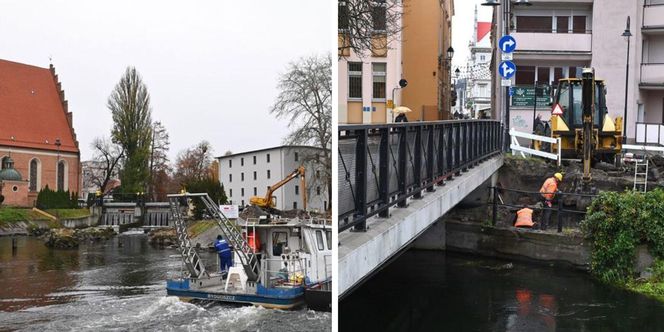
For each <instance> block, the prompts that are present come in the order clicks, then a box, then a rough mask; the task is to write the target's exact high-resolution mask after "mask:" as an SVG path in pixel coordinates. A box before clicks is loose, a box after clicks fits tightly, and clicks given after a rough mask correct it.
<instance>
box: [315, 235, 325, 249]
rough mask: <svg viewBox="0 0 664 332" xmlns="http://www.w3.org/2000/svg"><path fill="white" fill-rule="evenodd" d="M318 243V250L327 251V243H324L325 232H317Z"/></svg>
mask: <svg viewBox="0 0 664 332" xmlns="http://www.w3.org/2000/svg"><path fill="white" fill-rule="evenodd" d="M316 242H317V243H318V250H325V243H324V242H323V232H321V231H316Z"/></svg>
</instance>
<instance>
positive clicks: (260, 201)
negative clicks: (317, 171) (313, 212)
mask: <svg viewBox="0 0 664 332" xmlns="http://www.w3.org/2000/svg"><path fill="white" fill-rule="evenodd" d="M304 174H305V172H304V166H300V167H298V168H297V169H295V170H294V171H293V172H291V173H290V174H288V176H286V177H285V178H283V179H282V180H281V181H279V182H277V183H275V184H274V185H272V186H270V187H268V189H267V193H266V194H265V197H258V196H254V197H251V199H250V200H249V202H250V203H251V204H252V205H256V206H259V207H274V202H273V201H272V194H274V192H275V191H277V189H279V188H281V187H282V186H283V185H285V184H286V183H288V182H289V181H291V180H293V179H295V178H296V177H298V176H299V177H300V183H301V187H302V188H301V190H302V191H301V193H302V205H303V208H304V209H305V210H306V209H307V194H306V191H307V188H306V182H305V175H304Z"/></svg>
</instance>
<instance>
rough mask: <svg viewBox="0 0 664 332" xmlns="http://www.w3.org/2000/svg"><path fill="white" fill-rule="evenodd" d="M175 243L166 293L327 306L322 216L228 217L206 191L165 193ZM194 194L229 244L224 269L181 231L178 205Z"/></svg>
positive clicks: (326, 237) (326, 230) (327, 242)
mask: <svg viewBox="0 0 664 332" xmlns="http://www.w3.org/2000/svg"><path fill="white" fill-rule="evenodd" d="M168 197H169V202H170V207H171V213H172V215H173V219H174V221H175V228H176V232H177V237H178V249H179V251H180V254H181V256H182V262H183V264H182V268H181V271H180V275H179V276H177V277H174V278H170V279H168V280H167V284H166V290H167V294H168V295H173V296H178V297H180V298H181V299H183V300H191V299H200V300H211V301H220V302H231V303H242V304H253V305H257V306H263V307H267V308H279V309H291V308H294V307H298V306H300V305H302V304H303V303H304V302H305V294H306V299H307V300H309V301H310V302H307V305H308V306H309V307H310V308H312V309H316V310H330V309H331V300H332V297H331V293H330V289H331V287H330V286H331V281H332V229H331V222H330V220H324V219H315V218H311V219H300V218H293V219H285V218H263V219H258V218H257V219H248V220H241V219H238V223H237V224H236V223H233V222H232V221H231V220H229V219H228V218H226V216H224V214H223V213H222V212H221V211H220V210H219V207H218V206H217V205H216V203H215V202H214V201H212V200H211V199H210V197H208V195H207V194H191V193H186V194H176V195H169V196H168ZM191 199H200V200H201V201H202V202H203V204H204V205H205V207H206V210H207V213H208V214H209V215H210V216H211V217H212V218H213V219H215V220H216V221H217V224H218V226H219V231H220V234H221V235H222V236H224V238H225V239H226V241H228V243H229V244H230V245H231V246H232V247H233V265H232V266H231V267H230V268H229V269H228V271H227V273H224V274H222V273H220V269H219V268H217V269H216V270H215V271H214V272H213V271H209V270H207V269H206V267H205V264H204V263H203V262H202V261H201V259H200V257H199V255H198V253H197V252H196V249H195V248H194V247H192V245H191V242H190V240H189V237H188V235H187V231H186V223H185V220H184V217H183V213H184V212H183V210H182V209H181V208H180V206H184V207H187V206H188V205H189V200H191Z"/></svg>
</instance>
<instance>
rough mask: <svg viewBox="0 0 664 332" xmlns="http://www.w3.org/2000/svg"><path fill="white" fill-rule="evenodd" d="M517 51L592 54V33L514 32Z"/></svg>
mask: <svg viewBox="0 0 664 332" xmlns="http://www.w3.org/2000/svg"><path fill="white" fill-rule="evenodd" d="M512 36H513V37H514V38H515V39H516V40H517V41H518V46H517V50H524V51H525V50H527V51H563V52H591V51H592V33H591V31H587V32H586V33H553V32H549V33H546V32H513V33H512Z"/></svg>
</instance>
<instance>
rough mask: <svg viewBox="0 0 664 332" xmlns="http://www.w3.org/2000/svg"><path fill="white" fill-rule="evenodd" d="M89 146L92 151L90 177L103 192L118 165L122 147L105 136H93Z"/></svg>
mask: <svg viewBox="0 0 664 332" xmlns="http://www.w3.org/2000/svg"><path fill="white" fill-rule="evenodd" d="M90 146H91V147H92V150H93V153H94V155H93V164H94V166H93V167H94V169H92V170H91V172H90V177H91V178H90V179H91V181H92V183H93V184H94V185H96V186H97V187H98V188H99V190H100V191H101V192H104V191H106V189H107V188H106V186H107V185H108V182H109V181H110V180H111V179H112V178H113V177H114V176H115V174H116V173H117V170H118V169H119V167H120V161H121V160H122V157H123V155H124V149H123V148H122V146H120V145H119V144H114V143H112V142H111V141H110V140H109V139H107V138H105V137H97V138H95V139H94V140H93V141H92V144H90Z"/></svg>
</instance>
